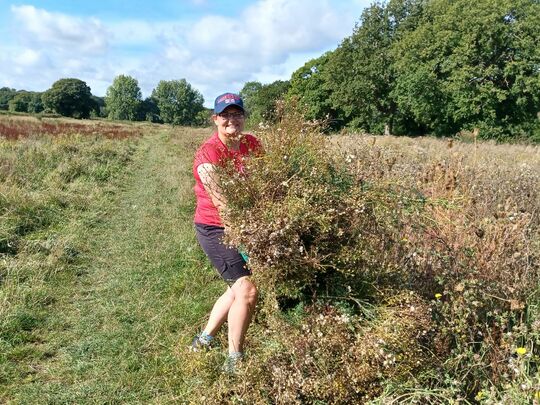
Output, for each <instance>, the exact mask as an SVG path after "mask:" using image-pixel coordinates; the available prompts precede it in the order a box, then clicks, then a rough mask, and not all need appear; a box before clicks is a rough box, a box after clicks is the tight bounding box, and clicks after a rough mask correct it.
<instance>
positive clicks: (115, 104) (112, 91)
mask: <svg viewBox="0 0 540 405" xmlns="http://www.w3.org/2000/svg"><path fill="white" fill-rule="evenodd" d="M141 97H142V95H141V89H140V88H139V83H138V82H137V79H135V78H133V77H131V76H125V75H119V76H117V77H115V79H114V81H113V83H112V84H111V85H110V86H109V88H108V89H107V94H106V95H105V106H106V109H107V112H108V117H109V118H110V119H113V120H130V121H134V120H136V119H137V118H138V113H139V109H140V105H141V102H142V101H141Z"/></svg>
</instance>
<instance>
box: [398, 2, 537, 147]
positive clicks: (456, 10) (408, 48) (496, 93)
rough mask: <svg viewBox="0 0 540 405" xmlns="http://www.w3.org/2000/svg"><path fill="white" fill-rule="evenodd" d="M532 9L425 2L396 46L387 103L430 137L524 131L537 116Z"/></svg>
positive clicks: (529, 6) (522, 5) (517, 4)
mask: <svg viewBox="0 0 540 405" xmlns="http://www.w3.org/2000/svg"><path fill="white" fill-rule="evenodd" d="M538 27H540V2H538V1H531V0H477V1H474V2H469V1H466V0H455V1H448V0H432V1H430V2H428V4H427V6H426V9H425V12H424V16H423V18H422V23H421V24H420V25H419V27H418V28H417V29H416V30H415V31H411V32H409V33H407V34H406V35H405V36H404V38H403V39H402V40H401V41H400V42H399V43H397V44H396V46H395V48H394V55H396V56H399V57H398V58H397V62H396V64H395V66H396V71H397V79H396V86H395V90H394V93H393V95H394V98H395V99H396V101H397V105H398V106H399V108H400V109H401V110H402V111H404V112H406V113H408V114H410V115H412V116H413V117H414V119H415V120H416V121H417V122H419V123H420V124H422V125H424V126H426V127H427V128H428V129H429V130H431V131H434V132H435V133H438V134H452V133H455V132H457V131H459V130H461V129H463V128H472V127H479V128H481V131H480V135H481V136H484V137H491V138H493V137H499V136H505V135H510V134H512V133H513V134H514V135H515V134H517V133H518V132H519V129H520V128H523V129H525V130H530V129H531V125H533V124H534V122H536V125H537V126H538V120H537V119H536V114H537V113H538V111H539V110H540V47H539V46H538V44H539V43H540V30H539V29H538Z"/></svg>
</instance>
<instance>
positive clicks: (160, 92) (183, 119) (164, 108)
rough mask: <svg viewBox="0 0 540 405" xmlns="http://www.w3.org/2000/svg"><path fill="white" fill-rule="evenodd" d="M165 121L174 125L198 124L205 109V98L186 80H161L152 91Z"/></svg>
mask: <svg viewBox="0 0 540 405" xmlns="http://www.w3.org/2000/svg"><path fill="white" fill-rule="evenodd" d="M152 99H154V100H155V102H156V104H157V106H158V108H159V115H160V117H161V119H162V120H163V122H166V123H169V124H173V125H197V116H198V114H199V112H201V111H203V110H204V106H203V103H204V98H203V96H202V94H201V93H199V92H198V91H197V90H196V89H194V88H193V87H191V85H190V84H189V83H188V82H187V81H186V80H185V79H181V80H170V81H166V80H161V81H160V82H159V83H158V85H157V87H156V88H155V89H154V90H153V91H152Z"/></svg>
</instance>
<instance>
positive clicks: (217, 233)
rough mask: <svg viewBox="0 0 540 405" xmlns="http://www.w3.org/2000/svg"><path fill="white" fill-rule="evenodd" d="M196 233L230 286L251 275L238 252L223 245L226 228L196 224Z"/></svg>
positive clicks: (207, 253) (205, 250)
mask: <svg viewBox="0 0 540 405" xmlns="http://www.w3.org/2000/svg"><path fill="white" fill-rule="evenodd" d="M195 232H196V234H197V240H198V241H199V244H200V245H201V247H202V249H203V250H204V253H206V256H208V258H209V259H210V261H211V262H212V264H213V265H214V267H215V268H216V270H217V271H218V273H219V275H220V276H221V278H223V280H225V282H226V283H227V284H229V286H231V285H233V284H234V282H235V281H236V280H238V279H239V278H241V277H245V276H250V275H251V270H250V269H249V268H248V267H247V264H246V261H245V260H244V258H243V257H242V255H241V254H240V253H239V252H238V250H237V249H235V248H232V247H229V246H227V245H225V244H223V233H224V228H222V227H220V226H215V225H205V224H197V223H196V224H195Z"/></svg>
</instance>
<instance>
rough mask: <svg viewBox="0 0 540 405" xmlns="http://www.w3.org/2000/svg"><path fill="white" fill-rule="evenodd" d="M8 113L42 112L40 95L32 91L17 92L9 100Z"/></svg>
mask: <svg viewBox="0 0 540 405" xmlns="http://www.w3.org/2000/svg"><path fill="white" fill-rule="evenodd" d="M8 105H9V111H14V112H28V113H39V112H41V111H43V103H42V102H41V93H36V92H33V91H26V90H19V91H18V92H17V93H16V94H15V96H14V97H13V98H12V99H11V100H9V103H8Z"/></svg>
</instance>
